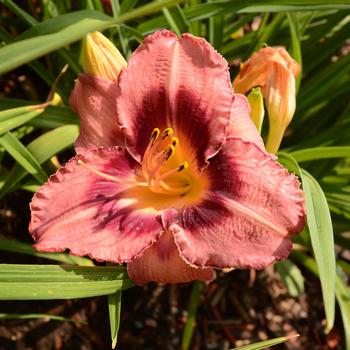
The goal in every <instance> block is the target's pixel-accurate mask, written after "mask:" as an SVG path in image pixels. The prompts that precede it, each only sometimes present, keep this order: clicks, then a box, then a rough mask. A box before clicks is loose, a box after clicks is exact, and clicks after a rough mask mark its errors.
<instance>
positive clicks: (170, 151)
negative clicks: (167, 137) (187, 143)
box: [165, 144, 175, 160]
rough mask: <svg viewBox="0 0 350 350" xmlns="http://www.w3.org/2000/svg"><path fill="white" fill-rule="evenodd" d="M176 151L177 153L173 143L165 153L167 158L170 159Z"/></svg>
mask: <svg viewBox="0 0 350 350" xmlns="http://www.w3.org/2000/svg"><path fill="white" fill-rule="evenodd" d="M174 153H175V146H174V145H172V144H171V145H170V146H169V148H168V150H167V151H165V155H166V158H165V159H166V160H168V159H169V158H170V157H171V156H172V155H173V154H174Z"/></svg>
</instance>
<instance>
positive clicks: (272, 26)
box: [252, 13, 285, 51]
mask: <svg viewBox="0 0 350 350" xmlns="http://www.w3.org/2000/svg"><path fill="white" fill-rule="evenodd" d="M284 19H285V14H284V13H278V14H277V15H276V16H275V18H274V19H273V20H272V21H271V22H270V23H269V25H268V26H266V27H265V28H264V30H263V31H260V30H259V31H258V35H259V38H258V42H257V43H256V45H255V47H254V49H253V50H252V51H257V50H259V49H260V48H261V47H262V46H263V45H264V44H268V43H269V42H270V41H271V40H272V39H273V37H274V36H275V35H276V34H277V33H278V30H279V27H280V26H281V24H282V22H283V20H284Z"/></svg>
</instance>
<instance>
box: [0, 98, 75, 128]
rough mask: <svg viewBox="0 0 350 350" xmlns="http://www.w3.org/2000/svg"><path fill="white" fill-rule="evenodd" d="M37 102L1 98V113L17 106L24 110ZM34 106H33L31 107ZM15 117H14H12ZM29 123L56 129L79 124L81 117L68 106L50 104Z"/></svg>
mask: <svg viewBox="0 0 350 350" xmlns="http://www.w3.org/2000/svg"><path fill="white" fill-rule="evenodd" d="M35 104H36V102H34V101H28V100H21V99H14V98H3V99H1V100H0V111H2V112H0V116H1V113H3V112H6V113H8V112H9V111H4V110H6V109H8V110H9V109H13V110H15V109H18V108H17V107H20V106H22V107H20V108H23V110H24V111H26V109H28V107H31V106H33V105H35ZM31 108H32V107H31ZM18 116H20V113H18ZM12 118H13V117H12ZM27 123H28V124H30V125H32V126H35V127H38V128H43V129H54V128H57V127H59V126H62V125H67V124H76V125H78V124H79V118H78V116H77V115H76V114H75V113H74V112H73V111H72V110H71V109H70V108H67V107H63V106H48V107H46V108H45V110H44V111H42V112H41V114H39V115H38V116H36V117H34V118H32V119H30V120H29V121H28V122H27Z"/></svg>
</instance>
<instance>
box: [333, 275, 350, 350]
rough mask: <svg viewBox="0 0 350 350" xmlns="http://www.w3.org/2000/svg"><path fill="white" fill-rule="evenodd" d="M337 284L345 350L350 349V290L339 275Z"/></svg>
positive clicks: (336, 292) (336, 293)
mask: <svg viewBox="0 0 350 350" xmlns="http://www.w3.org/2000/svg"><path fill="white" fill-rule="evenodd" d="M335 282H336V284H335V295H336V297H337V301H338V305H339V308H340V312H341V316H342V319H343V326H344V333H345V343H346V346H345V349H350V288H349V286H347V285H346V283H345V282H344V280H343V278H342V277H340V276H339V275H338V276H337V278H336V281H335Z"/></svg>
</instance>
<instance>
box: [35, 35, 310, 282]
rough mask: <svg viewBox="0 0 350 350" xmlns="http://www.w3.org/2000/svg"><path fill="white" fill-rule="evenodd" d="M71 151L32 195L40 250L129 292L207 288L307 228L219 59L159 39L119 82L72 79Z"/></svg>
mask: <svg viewBox="0 0 350 350" xmlns="http://www.w3.org/2000/svg"><path fill="white" fill-rule="evenodd" d="M72 104H73V108H74V109H75V110H76V111H78V113H79V114H80V118H81V123H82V129H81V134H80V136H79V139H78V143H77V150H78V153H80V154H78V155H77V156H76V157H74V158H73V159H71V160H70V161H69V162H68V163H67V164H66V165H65V166H64V167H62V168H61V169H59V170H58V171H57V173H56V174H54V175H53V176H51V178H50V179H49V181H48V182H47V183H46V184H45V185H44V186H43V187H41V189H39V191H38V192H37V193H36V194H35V196H34V198H33V201H32V203H31V211H32V218H31V223H30V232H31V234H32V236H33V237H34V239H35V241H36V245H35V247H36V248H37V249H38V250H39V251H49V252H56V251H63V250H65V249H69V250H70V252H71V253H72V254H76V255H88V256H90V257H91V258H93V259H96V260H99V261H111V262H115V263H123V262H126V263H127V268H128V273H129V276H130V278H131V279H133V280H134V281H135V282H136V283H137V284H140V285H142V284H144V283H147V282H149V281H156V282H161V283H178V282H189V281H192V280H204V281H210V280H212V279H213V278H215V271H214V269H223V268H257V269H261V268H264V267H266V266H267V265H270V264H272V263H274V262H276V261H279V260H281V259H284V258H286V257H287V256H288V254H289V253H290V250H291V247H292V244H291V235H293V234H296V233H298V232H300V231H301V229H302V228H303V226H304V222H305V215H304V204H303V203H304V200H303V193H302V191H301V190H300V188H299V182H298V180H297V178H296V177H295V176H294V175H292V174H288V173H287V171H286V170H285V169H284V168H283V167H282V166H280V165H279V164H278V163H277V162H276V158H275V156H273V155H271V154H268V153H267V152H266V151H265V148H264V145H263V142H262V140H261V138H260V136H259V134H258V132H257V130H256V129H255V127H254V125H253V123H252V122H251V120H250V117H249V107H248V104H247V101H246V98H245V97H244V96H243V95H239V94H237V95H235V94H233V93H232V88H231V84H230V79H229V74H228V67H227V62H226V61H225V60H224V59H223V58H222V57H221V56H220V55H219V54H218V53H217V52H216V51H215V50H214V49H213V48H212V47H211V46H210V45H209V44H208V43H207V42H206V41H205V40H204V39H201V38H197V37H194V36H192V35H190V34H184V35H182V36H181V37H180V38H178V37H177V36H176V35H175V34H174V33H172V32H170V31H167V30H162V31H159V32H156V33H155V34H153V35H150V36H148V37H147V38H146V39H145V41H144V43H143V44H142V45H141V46H140V47H139V48H138V49H137V50H136V51H135V52H134V54H133V55H132V57H131V58H130V60H129V62H128V66H127V68H125V69H124V70H123V71H122V72H121V75H120V77H119V81H118V82H117V83H113V82H109V81H105V80H103V79H100V78H96V77H91V76H87V75H82V76H81V77H80V78H79V81H78V82H77V84H76V87H75V89H74V91H73V94H72Z"/></svg>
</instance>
